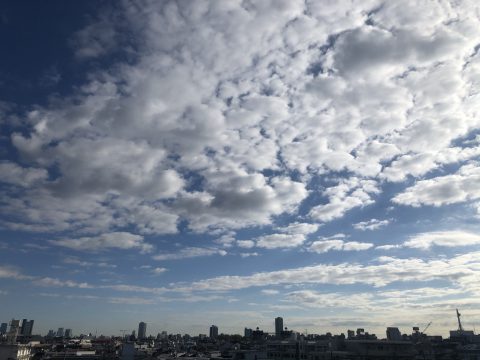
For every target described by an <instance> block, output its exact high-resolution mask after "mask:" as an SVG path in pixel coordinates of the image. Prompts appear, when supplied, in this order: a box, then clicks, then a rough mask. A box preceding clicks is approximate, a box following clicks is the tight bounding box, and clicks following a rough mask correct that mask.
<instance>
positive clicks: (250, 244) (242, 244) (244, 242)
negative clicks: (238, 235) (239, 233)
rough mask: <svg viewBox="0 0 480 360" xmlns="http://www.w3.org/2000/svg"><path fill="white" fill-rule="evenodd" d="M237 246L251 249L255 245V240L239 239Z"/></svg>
mask: <svg viewBox="0 0 480 360" xmlns="http://www.w3.org/2000/svg"><path fill="white" fill-rule="evenodd" d="M237 246H238V247H241V248H244V249H250V248H252V247H254V246H255V242H254V241H253V240H237Z"/></svg>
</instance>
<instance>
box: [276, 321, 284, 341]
mask: <svg viewBox="0 0 480 360" xmlns="http://www.w3.org/2000/svg"><path fill="white" fill-rule="evenodd" d="M282 331H283V318H281V317H280V316H279V317H277V318H275V336H276V337H278V338H279V337H281V336H282Z"/></svg>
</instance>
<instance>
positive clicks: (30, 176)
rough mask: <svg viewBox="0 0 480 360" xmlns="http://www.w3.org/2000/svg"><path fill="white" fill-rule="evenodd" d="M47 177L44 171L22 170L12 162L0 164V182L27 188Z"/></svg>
mask: <svg viewBox="0 0 480 360" xmlns="http://www.w3.org/2000/svg"><path fill="white" fill-rule="evenodd" d="M47 177H48V172H47V171H46V170H45V169H35V168H22V167H21V166H19V165H17V164H15V163H12V162H8V161H4V162H0V182H4V183H7V184H12V185H17V186H22V187H29V186H32V185H34V184H35V183H37V182H42V181H45V180H46V179H47Z"/></svg>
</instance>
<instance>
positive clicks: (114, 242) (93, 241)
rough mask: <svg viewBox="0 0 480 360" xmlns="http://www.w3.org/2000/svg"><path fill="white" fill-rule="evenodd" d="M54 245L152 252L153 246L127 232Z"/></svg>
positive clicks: (62, 241) (82, 249) (83, 249)
mask: <svg viewBox="0 0 480 360" xmlns="http://www.w3.org/2000/svg"><path fill="white" fill-rule="evenodd" d="M49 242H50V243H51V244H53V245H57V246H63V247H66V248H70V249H73V250H79V251H94V252H95V251H101V250H106V249H139V250H140V251H142V252H150V251H152V250H153V246H152V245H150V244H147V243H145V242H144V241H143V236H140V235H134V234H130V233H127V232H114V233H108V234H102V235H99V236H93V237H81V238H78V239H61V240H50V241H49Z"/></svg>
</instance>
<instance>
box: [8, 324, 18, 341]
mask: <svg viewBox="0 0 480 360" xmlns="http://www.w3.org/2000/svg"><path fill="white" fill-rule="evenodd" d="M19 332H20V320H15V319H12V321H10V329H9V330H8V333H7V343H9V344H14V343H15V342H16V340H17V336H18V334H19Z"/></svg>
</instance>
